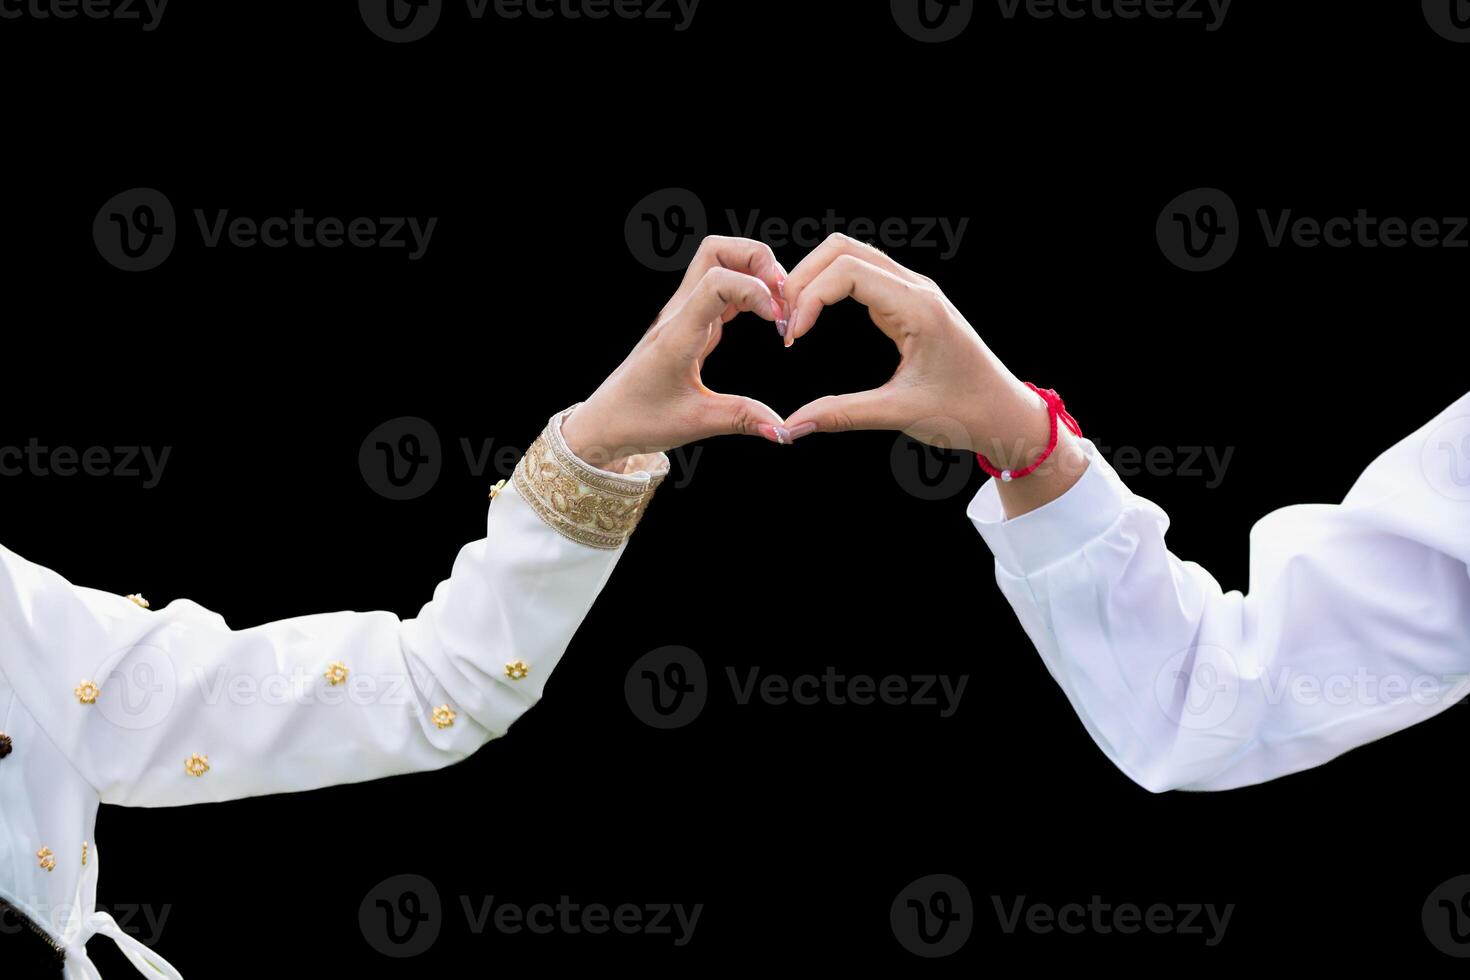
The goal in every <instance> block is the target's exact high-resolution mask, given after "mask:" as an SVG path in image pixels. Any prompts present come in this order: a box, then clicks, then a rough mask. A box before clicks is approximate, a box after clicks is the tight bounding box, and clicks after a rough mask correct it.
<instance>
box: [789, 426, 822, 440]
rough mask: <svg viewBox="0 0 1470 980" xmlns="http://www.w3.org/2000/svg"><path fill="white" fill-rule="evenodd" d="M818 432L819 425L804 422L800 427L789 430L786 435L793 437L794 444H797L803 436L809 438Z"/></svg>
mask: <svg viewBox="0 0 1470 980" xmlns="http://www.w3.org/2000/svg"><path fill="white" fill-rule="evenodd" d="M816 431H817V423H815V422H803V423H801V424H800V425H793V426H792V427H791V428H790V429H788V430H787V432H786V434H787V435H788V436H790V437H791V441H792V442H795V441H796V440H798V439H800V438H801V437H802V436H809V435H811V434H812V433H813V432H816Z"/></svg>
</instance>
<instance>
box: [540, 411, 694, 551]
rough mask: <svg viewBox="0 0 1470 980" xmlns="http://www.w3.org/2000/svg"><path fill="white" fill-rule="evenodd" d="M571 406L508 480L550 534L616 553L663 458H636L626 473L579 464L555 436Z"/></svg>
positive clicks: (653, 486) (664, 470)
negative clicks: (632, 468)
mask: <svg viewBox="0 0 1470 980" xmlns="http://www.w3.org/2000/svg"><path fill="white" fill-rule="evenodd" d="M576 408H577V406H575V405H573V406H572V407H571V408H569V409H567V410H566V411H565V412H558V413H557V414H556V415H553V416H552V417H551V421H550V422H549V423H547V426H546V428H545V429H544V430H542V432H541V435H539V436H537V437H536V441H535V442H534V443H532V444H531V448H530V449H529V450H527V451H526V455H525V456H523V457H521V461H520V463H518V464H517V465H516V470H515V474H514V476H512V478H511V479H512V480H513V481H514V483H515V488H516V491H517V492H518V493H519V494H520V495H521V497H522V498H523V499H524V500H525V501H526V503H528V504H530V505H531V509H532V510H534V511H535V512H536V514H537V516H539V517H540V518H541V520H543V521H545V522H546V524H547V525H548V526H550V527H551V528H552V530H554V531H556V532H557V533H558V534H560V535H562V536H564V537H568V538H571V539H572V540H573V541H577V542H580V543H581V544H585V545H587V546H589V547H592V548H618V547H621V546H622V544H623V543H624V542H625V541H627V540H628V536H629V535H631V534H632V533H633V528H635V527H637V526H638V520H639V518H641V517H642V516H643V511H644V509H645V508H647V506H648V502H649V501H650V500H652V499H653V492H654V491H655V490H657V489H658V485H659V484H660V483H662V482H663V479H664V477H665V476H667V475H668V473H669V458H668V457H667V456H666V455H664V454H663V453H655V454H653V455H648V456H637V457H634V458H633V459H632V460H631V461H630V465H631V466H632V467H635V468H636V467H642V468H641V469H636V470H635V472H632V473H626V474H623V473H610V472H608V471H607V470H600V469H597V468H596V467H594V466H590V465H588V464H587V463H585V462H583V461H582V460H581V459H579V458H578V457H577V456H576V455H575V454H573V453H572V451H571V449H569V448H568V447H567V444H566V440H565V439H564V438H563V437H562V434H561V425H562V422H563V421H564V420H565V419H566V417H567V416H568V415H570V414H571V413H572V412H573V411H575V410H576Z"/></svg>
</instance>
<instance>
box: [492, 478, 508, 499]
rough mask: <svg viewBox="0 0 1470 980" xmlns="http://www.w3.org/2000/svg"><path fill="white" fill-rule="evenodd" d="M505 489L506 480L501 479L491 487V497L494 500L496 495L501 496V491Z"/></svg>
mask: <svg viewBox="0 0 1470 980" xmlns="http://www.w3.org/2000/svg"><path fill="white" fill-rule="evenodd" d="M504 489H505V481H504V480H501V481H500V482H499V483H497V484H495V486H493V487H491V488H490V499H491V500H494V499H495V498H496V497H498V496H500V491H502V490H504Z"/></svg>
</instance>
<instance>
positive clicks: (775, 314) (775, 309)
mask: <svg viewBox="0 0 1470 980" xmlns="http://www.w3.org/2000/svg"><path fill="white" fill-rule="evenodd" d="M783 312H784V311H783V310H782V309H781V304H780V303H778V302H777V301H776V300H774V299H773V300H771V319H772V320H780V319H781V315H782V313H783Z"/></svg>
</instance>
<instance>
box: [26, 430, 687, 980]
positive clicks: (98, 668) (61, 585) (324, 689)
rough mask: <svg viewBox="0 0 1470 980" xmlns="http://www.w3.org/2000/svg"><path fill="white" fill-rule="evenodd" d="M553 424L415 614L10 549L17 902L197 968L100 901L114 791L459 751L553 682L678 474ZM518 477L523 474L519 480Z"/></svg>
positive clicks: (49, 937)
mask: <svg viewBox="0 0 1470 980" xmlns="http://www.w3.org/2000/svg"><path fill="white" fill-rule="evenodd" d="M564 416H565V413H562V414H560V415H558V416H556V417H554V418H553V419H552V420H551V423H550V424H549V425H548V426H547V428H546V430H545V431H544V432H543V433H542V435H541V437H540V438H538V439H537V440H536V442H535V443H534V444H533V445H532V447H531V449H530V450H529V451H528V452H527V454H526V456H525V457H524V458H523V459H522V460H521V462H520V463H519V465H518V466H517V468H516V471H515V474H514V476H513V477H512V480H511V482H510V483H509V485H506V486H504V488H503V490H499V491H498V492H497V493H496V494H495V496H494V500H493V502H492V503H491V504H490V508H489V515H488V518H487V520H486V528H485V537H484V538H482V539H480V540H478V541H475V542H473V543H471V544H468V545H466V546H465V547H464V548H463V549H462V550H461V551H460V553H459V556H458V557H457V558H456V560H455V562H454V567H453V569H452V571H451V573H450V576H449V578H448V579H447V580H445V581H444V582H441V583H440V584H439V586H438V588H437V589H435V591H434V597H433V599H432V600H430V601H429V602H428V603H427V604H425V605H424V606H423V608H422V609H421V610H420V612H419V614H418V616H417V617H416V618H414V619H409V620H400V619H398V617H396V616H394V615H392V614H391V613H387V612H364V613H357V612H337V613H326V614H322V615H313V616H303V617H299V618H295V619H288V620H283V621H281V622H276V623H268V624H266V625H263V626H256V627H252V628H250V629H243V630H232V629H230V628H229V626H227V625H226V624H225V622H224V620H223V619H221V618H220V617H219V616H218V615H216V614H214V613H211V612H209V611H208V610H206V609H204V608H202V607H201V606H199V605H197V604H195V603H193V602H190V601H188V600H184V599H178V600H175V601H173V602H170V603H169V604H168V605H166V606H164V607H163V608H161V609H158V610H149V609H148V608H146V602H145V600H143V599H142V597H141V596H138V597H127V596H121V595H114V594H111V593H108V592H102V591H98V590H95V589H90V588H84V587H80V586H76V585H72V584H71V583H70V582H68V581H67V580H66V579H64V578H62V577H61V576H60V575H58V574H56V573H55V572H52V571H49V570H47V569H46V568H43V567H41V566H40V565H36V564H33V563H31V562H29V561H27V560H25V559H24V558H22V557H20V556H19V555H17V554H15V553H14V552H11V551H9V550H7V549H5V548H4V547H0V732H3V733H4V741H3V742H0V752H3V753H4V755H3V757H0V900H3V901H4V902H6V903H8V904H9V905H10V906H12V907H13V908H14V909H15V911H16V912H18V913H19V914H20V915H21V916H23V917H24V918H25V919H27V920H28V924H29V925H30V926H31V928H33V929H34V930H35V931H36V932H38V933H39V934H40V935H41V937H42V938H43V939H44V940H45V941H47V942H49V943H50V944H51V945H52V946H53V947H55V948H56V949H57V952H58V955H64V957H65V975H66V977H68V978H70V980H80V978H96V977H97V976H98V974H97V970H96V967H95V966H94V965H93V964H92V963H91V961H90V960H89V959H88V958H87V953H86V948H85V947H86V943H87V940H88V939H89V938H90V937H92V936H93V935H96V934H99V933H100V934H102V935H105V936H108V937H109V938H111V939H112V940H114V941H115V942H116V943H117V944H118V945H119V946H120V947H121V949H122V951H123V953H124V954H125V955H126V956H127V957H128V959H129V960H130V961H131V962H132V963H133V964H134V965H135V966H137V967H138V968H139V970H141V971H142V972H143V973H145V974H146V975H148V976H165V977H173V978H177V977H178V976H179V973H178V971H177V970H175V969H174V968H173V967H172V966H170V965H169V964H168V963H166V962H164V960H163V959H162V958H161V957H159V956H158V955H157V954H156V953H154V952H153V951H152V950H150V949H149V948H148V947H146V946H144V945H143V944H142V943H140V942H138V940H136V939H135V938H133V937H131V936H129V935H127V934H126V933H124V932H123V931H122V930H121V929H119V928H118V926H117V924H116V923H115V922H114V921H113V920H112V919H111V918H110V917H109V916H108V915H107V914H106V913H105V912H99V911H98V910H97V909H96V880H97V878H96V876H97V866H98V849H97V845H96V841H95V840H94V838H93V828H94V826H95V822H96V817H97V808H98V804H99V802H101V803H116V804H122V805H125V806H144V807H148V806H178V805H182V804H189V803H208V802H212V801H216V800H229V799H235V798H239V797H246V796H257V795H261V794H267V793H289V792H295V791H298V790H307V789H313V788H316V787H321V786H330V785H334V784H337V783H352V782H360V781H363V780H369V779H376V778H379V777H382V776H391V775H395V774H398V773H405V772H411V771H416V770H429V769H438V768H440V767H443V766H447V765H449V764H451V763H454V762H457V761H459V760H461V759H463V758H465V757H466V756H468V755H470V754H471V753H473V752H474V751H475V750H476V749H478V748H479V747H480V746H481V745H483V744H484V743H485V742H487V741H489V740H490V739H493V738H496V737H499V736H501V735H504V734H505V732H506V730H507V729H508V728H509V727H510V726H511V724H512V723H514V722H515V720H516V719H517V718H519V717H520V716H521V715H522V714H523V713H525V711H526V710H527V709H528V708H530V707H531V706H532V705H533V704H535V703H536V701H537V700H538V699H539V698H540V697H541V693H542V691H543V689H544V687H545V685H546V680H547V677H548V676H549V675H550V674H551V672H552V670H553V668H555V666H556V664H557V661H558V660H559V659H560V657H561V655H562V652H563V651H564V650H565V649H566V646H567V644H568V642H569V641H570V639H571V637H572V634H573V633H574V632H575V631H576V629H577V627H578V625H579V624H580V623H581V622H582V619H583V617H584V616H585V615H586V613H587V611H588V609H589V608H590V607H591V605H592V602H593V600H594V599H595V598H596V597H597V594H598V593H599V592H600V591H601V589H602V586H603V583H604V582H605V581H606V580H607V577H608V575H609V574H610V573H611V572H612V569H613V567H614V566H615V565H616V564H617V562H618V559H619V557H620V556H621V555H622V551H623V546H624V544H625V543H626V541H627V538H628V535H629V534H631V533H632V530H633V528H634V526H635V525H636V524H637V522H638V519H639V517H640V516H641V515H642V513H643V510H644V508H645V507H646V506H647V504H648V501H649V499H650V498H651V497H652V495H653V492H654V490H655V489H656V488H657V486H658V484H659V482H660V481H661V480H662V479H663V477H664V476H665V475H666V474H667V472H668V467H669V463H668V459H667V457H665V456H664V455H663V454H658V455H657V456H650V457H644V458H641V459H639V460H636V461H635V464H634V469H635V470H636V471H635V472H633V473H631V474H630V475H615V474H612V473H607V472H604V471H602V470H596V469H593V468H591V467H589V466H587V465H586V464H584V463H582V461H581V460H579V459H577V458H576V457H575V456H574V455H572V453H571V452H570V450H569V449H568V448H567V446H566V444H565V442H564V441H563V440H562V438H561V426H560V421H561V419H562V418H564ZM502 482H503V481H502Z"/></svg>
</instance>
